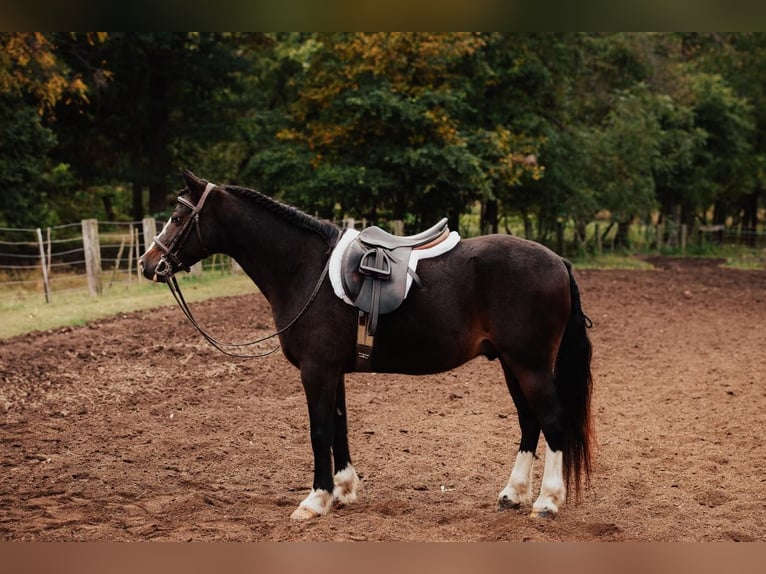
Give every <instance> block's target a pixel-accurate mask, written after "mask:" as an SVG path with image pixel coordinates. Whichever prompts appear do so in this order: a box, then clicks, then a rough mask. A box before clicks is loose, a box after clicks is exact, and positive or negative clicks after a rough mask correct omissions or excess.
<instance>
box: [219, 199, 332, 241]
mask: <svg viewBox="0 0 766 574" xmlns="http://www.w3.org/2000/svg"><path fill="white" fill-rule="evenodd" d="M224 189H226V191H229V192H231V193H234V194H235V195H239V196H240V197H245V198H247V199H249V200H251V201H254V202H255V203H257V204H258V205H260V206H261V207H265V208H266V209H268V210H269V211H271V212H272V213H274V214H276V215H278V216H279V217H281V218H282V219H285V220H287V221H289V222H290V223H293V224H295V225H297V226H299V227H303V228H304V229H308V230H309V231H313V232H314V233H316V234H318V235H319V236H320V237H322V239H324V240H325V241H326V242H327V244H328V245H330V246H333V245H334V244H335V241H336V240H337V238H338V227H337V226H336V225H333V224H332V223H330V222H327V221H322V220H321V219H318V218H316V217H312V216H311V215H309V214H307V213H304V212H303V211H301V210H300V209H297V208H295V207H292V206H291V205H287V204H285V203H281V202H279V201H277V200H276V199H273V198H271V197H269V196H268V195H264V194H263V193H261V192H260V191H255V190H253V189H247V188H246V187H239V186H236V185H227V186H225V187H224Z"/></svg>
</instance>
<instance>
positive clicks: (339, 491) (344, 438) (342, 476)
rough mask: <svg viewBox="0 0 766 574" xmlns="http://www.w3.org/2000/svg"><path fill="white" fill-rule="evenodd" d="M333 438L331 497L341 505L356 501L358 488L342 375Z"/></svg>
mask: <svg viewBox="0 0 766 574" xmlns="http://www.w3.org/2000/svg"><path fill="white" fill-rule="evenodd" d="M333 416H334V417H335V436H334V439H333V443H332V453H333V459H334V460H335V477H334V483H335V488H334V489H333V496H334V497H335V500H337V501H338V502H340V503H341V504H350V503H352V502H355V501H356V492H357V489H358V488H359V477H358V476H357V474H356V470H355V469H354V466H353V465H352V464H351V454H350V452H349V448H348V423H347V419H346V416H347V415H346V386H345V383H344V381H343V375H342V374H341V376H340V381H339V382H338V386H337V390H336V393H335V412H334V413H333Z"/></svg>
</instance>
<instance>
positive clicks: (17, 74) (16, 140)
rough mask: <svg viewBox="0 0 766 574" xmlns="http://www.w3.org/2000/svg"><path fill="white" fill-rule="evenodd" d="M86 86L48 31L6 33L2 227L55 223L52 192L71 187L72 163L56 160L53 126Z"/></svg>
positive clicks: (2, 38)
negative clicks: (60, 109)
mask: <svg viewBox="0 0 766 574" xmlns="http://www.w3.org/2000/svg"><path fill="white" fill-rule="evenodd" d="M85 93H86V87H85V84H84V83H83V82H82V81H81V79H80V78H79V77H78V76H76V75H73V74H72V73H71V72H70V70H69V69H68V68H67V67H66V66H65V65H64V64H63V63H62V62H61V60H60V59H59V58H58V57H57V55H56V52H55V45H54V44H53V43H52V42H51V40H50V38H49V37H48V36H47V35H45V34H42V33H28V32H23V33H22V32H19V33H15V32H14V33H9V32H2V33H0V125H2V126H3V130H4V132H3V137H2V138H0V190H2V191H0V193H2V198H3V199H2V201H0V224H2V225H4V226H22V227H23V226H31V225H35V226H37V225H43V224H44V223H45V222H48V223H52V222H53V218H55V213H53V212H52V211H51V209H50V204H49V199H50V195H51V194H55V193H60V192H62V190H65V189H67V184H68V183H69V181H70V178H69V177H68V169H67V166H66V164H57V163H56V162H54V161H52V160H51V158H50V152H51V150H52V149H53V148H54V146H55V145H56V137H55V134H54V133H53V131H52V130H51V129H50V128H49V127H48V123H49V122H50V120H51V119H52V118H53V111H54V108H55V106H56V104H57V103H59V102H64V103H67V102H71V101H73V100H83V99H84V98H85Z"/></svg>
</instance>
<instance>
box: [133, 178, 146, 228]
mask: <svg viewBox="0 0 766 574" xmlns="http://www.w3.org/2000/svg"><path fill="white" fill-rule="evenodd" d="M131 216H132V218H133V221H141V220H142V219H143V218H144V186H143V185H141V184H140V183H139V182H137V181H135V180H133V209H132V211H131Z"/></svg>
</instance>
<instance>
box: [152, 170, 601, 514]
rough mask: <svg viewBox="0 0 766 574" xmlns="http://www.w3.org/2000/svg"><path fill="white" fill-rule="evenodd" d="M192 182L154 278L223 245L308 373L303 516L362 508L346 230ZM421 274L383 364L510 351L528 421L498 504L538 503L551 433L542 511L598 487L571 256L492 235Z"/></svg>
mask: <svg viewBox="0 0 766 574" xmlns="http://www.w3.org/2000/svg"><path fill="white" fill-rule="evenodd" d="M184 179H185V183H186V188H185V190H184V191H183V192H182V193H181V195H180V196H179V203H178V206H177V207H176V208H175V210H174V211H173V213H172V216H171V218H170V220H169V221H168V223H167V224H166V225H165V227H164V228H163V230H162V231H161V232H160V234H159V235H158V236H157V237H156V238H155V241H154V242H153V243H152V245H151V246H150V247H149V248H148V249H147V250H146V253H144V255H143V257H142V258H141V261H140V265H141V268H142V271H143V274H144V276H145V277H147V278H148V279H152V280H154V281H161V282H168V281H170V279H171V277H172V275H173V274H175V273H176V272H177V271H179V270H182V269H185V270H188V268H189V266H190V265H192V264H194V263H196V262H197V261H199V260H200V259H202V258H204V257H206V256H208V255H210V254H213V253H225V254H227V255H230V256H231V257H233V258H234V259H235V260H236V261H237V262H238V263H239V264H240V265H241V267H242V268H243V270H244V271H245V272H246V273H247V275H248V276H249V277H250V278H251V279H252V280H253V281H254V282H255V284H256V285H257V286H258V288H259V289H260V290H261V292H262V293H263V295H264V296H265V297H266V299H267V300H268V301H269V304H270V305H271V309H272V313H273V318H274V322H275V324H276V326H277V328H279V329H280V330H281V329H285V330H284V331H283V332H281V333H280V335H279V340H280V344H281V348H282V351H283V353H284V355H285V357H286V358H287V359H288V360H289V361H290V362H291V363H292V364H293V365H295V366H296V367H297V368H298V369H299V370H300V376H301V381H302V383H303V388H304V390H305V394H306V400H307V403H308V411H309V421H310V428H311V447H312V449H313V452H314V482H313V488H312V490H311V492H310V493H309V494H308V496H307V497H306V498H305V499H304V500H303V501H302V502H301V503H300V505H299V507H298V508H297V509H296V510H295V512H293V514H292V517H293V518H295V519H308V518H313V517H316V516H321V515H324V514H326V513H328V512H329V511H330V509H331V508H332V506H333V503H334V502H335V501H337V502H339V503H341V504H345V503H350V502H353V501H354V500H356V496H357V488H358V486H359V478H358V477H357V474H356V471H355V470H354V467H353V466H352V464H351V456H350V453H349V447H348V438H347V423H346V400H345V387H344V375H345V373H349V372H352V371H354V369H355V346H356V332H357V310H356V309H355V308H354V307H352V306H351V305H349V304H347V303H345V302H343V301H342V300H341V299H340V298H338V297H337V296H336V295H335V293H334V292H333V289H332V287H331V286H330V285H329V281H327V280H325V277H324V275H325V272H326V264H327V261H328V258H329V257H330V254H331V252H332V249H333V247H334V246H335V244H336V242H337V241H338V239H339V237H340V236H341V229H340V228H339V227H337V226H336V225H334V224H331V223H328V222H325V221H321V220H319V219H316V218H314V217H311V216H309V215H306V214H305V213H303V212H301V211H299V210H297V209H295V208H293V207H289V206H287V205H284V204H282V203H279V202H277V201H275V200H273V199H271V198H269V197H267V196H265V195H263V194H260V193H258V192H256V191H252V190H249V189H245V188H241V187H235V186H215V185H213V184H210V183H208V182H206V181H204V180H201V179H198V178H197V177H196V176H194V175H193V174H192V173H190V172H185V173H184ZM418 275H419V276H420V280H421V282H422V287H420V288H413V289H412V292H411V293H410V295H409V296H408V298H407V299H406V300H405V301H404V303H403V304H402V305H401V307H399V309H397V310H396V311H394V312H393V313H390V314H388V315H385V316H382V317H381V318H380V322H379V325H378V329H377V335H376V338H375V346H374V350H373V352H372V356H371V366H372V370H373V371H375V372H379V373H404V374H412V375H420V374H427V373H438V372H442V371H446V370H448V369H452V368H454V367H457V366H458V365H461V364H462V363H465V362H466V361H469V360H470V359H473V358H474V357H477V356H479V355H484V356H486V357H488V358H489V359H498V360H499V362H500V364H501V366H502V369H503V373H504V375H505V380H506V383H507V386H508V389H509V391H510V394H511V397H512V398H513V402H514V404H515V406H516V410H517V413H518V419H519V424H520V427H521V442H520V445H519V450H518V454H517V456H516V461H515V464H514V466H513V469H512V472H511V474H510V478H509V479H508V483H507V484H506V486H505V487H504V488H503V489H502V491H501V492H500V495H499V499H498V508H501V509H502V508H519V507H521V505H525V504H528V503H531V502H532V499H533V492H532V484H531V479H532V463H533V460H534V457H535V452H536V450H537V446H538V440H539V437H540V432H541V431H542V433H543V436H544V438H545V443H546V453H545V464H544V471H543V479H542V485H541V488H540V491H539V495H538V497H537V499H536V500H535V501H534V503H533V504H532V515H533V516H555V515H556V513H557V512H558V511H559V508H560V506H561V505H562V504H563V503H564V501H565V499H566V493H567V489H568V488H571V487H572V486H574V489H575V491H576V492H579V489H580V486H581V483H582V480H583V479H585V480H586V481H587V479H588V477H589V474H590V463H591V456H590V450H591V443H592V439H591V418H590V398H591V386H592V382H591V373H590V361H591V344H590V341H589V339H588V336H587V333H586V327H587V322H588V319H587V317H586V316H585V315H584V313H583V311H582V308H581V305H580V294H579V290H578V287H577V284H576V283H575V280H574V277H573V276H572V271H571V268H570V266H569V264H568V263H567V262H566V261H564V260H562V259H561V258H560V257H559V256H557V255H556V254H554V253H553V252H552V251H550V250H548V249H547V248H545V247H543V246H541V245H539V244H536V243H533V242H530V241H526V240H523V239H520V238H517V237H512V236H507V235H488V236H484V237H477V238H474V239H466V240H463V241H460V242H459V243H458V244H457V246H456V247H454V248H453V249H452V250H451V251H449V252H448V253H446V254H444V255H440V256H439V257H435V258H433V259H426V260H423V261H421V262H420V264H419V266H418ZM296 317H297V320H296ZM285 326H289V327H288V328H285ZM333 463H334V464H333ZM333 467H334V469H335V473H334V474H333Z"/></svg>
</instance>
